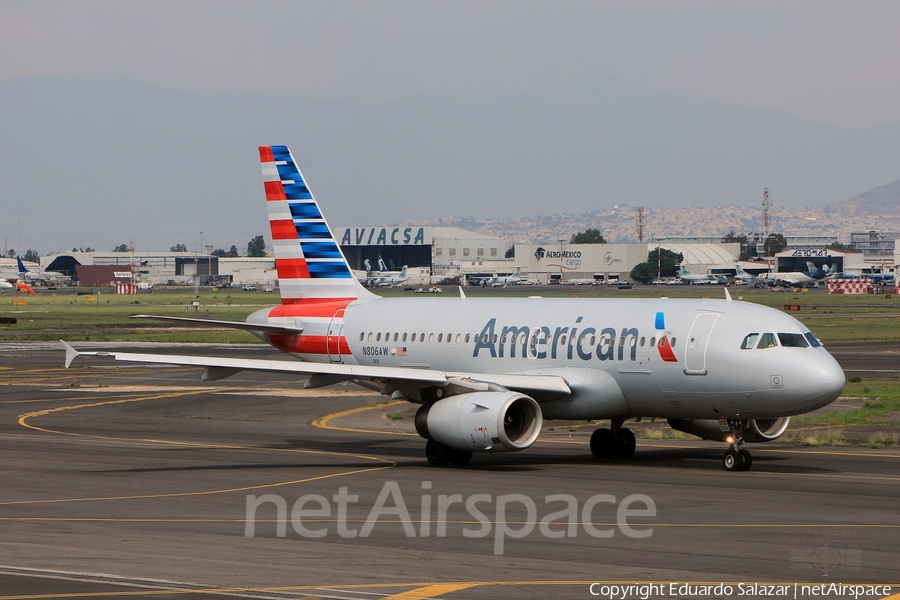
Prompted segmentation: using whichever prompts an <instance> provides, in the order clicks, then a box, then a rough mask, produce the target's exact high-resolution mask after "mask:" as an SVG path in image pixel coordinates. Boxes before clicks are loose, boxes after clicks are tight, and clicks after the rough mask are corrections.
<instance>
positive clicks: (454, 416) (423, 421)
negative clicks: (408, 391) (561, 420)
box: [416, 392, 543, 452]
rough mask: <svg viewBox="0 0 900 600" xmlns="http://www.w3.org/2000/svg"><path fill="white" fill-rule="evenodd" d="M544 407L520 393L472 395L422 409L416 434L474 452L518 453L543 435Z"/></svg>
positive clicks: (428, 405) (456, 397)
mask: <svg viewBox="0 0 900 600" xmlns="http://www.w3.org/2000/svg"><path fill="white" fill-rule="evenodd" d="M542 423H543V416H542V415H541V407H540V406H539V405H538V403H537V402H535V400H534V399H533V398H529V397H528V396H525V395H524V394H519V393H517V392H472V393H469V394H459V395H456V396H451V397H449V398H444V399H443V400H438V401H437V402H434V403H432V404H427V405H425V406H422V408H420V409H419V411H418V412H417V413H416V431H417V432H418V433H419V435H421V436H422V437H423V438H425V439H429V440H434V441H436V442H440V443H441V444H444V445H446V446H450V447H451V448H456V449H459V450H471V451H474V452H488V451H489V452H516V451H518V450H524V449H526V448H528V447H529V446H531V445H532V444H534V442H535V441H536V440H537V438H538V436H539V435H540V433H541V424H542Z"/></svg>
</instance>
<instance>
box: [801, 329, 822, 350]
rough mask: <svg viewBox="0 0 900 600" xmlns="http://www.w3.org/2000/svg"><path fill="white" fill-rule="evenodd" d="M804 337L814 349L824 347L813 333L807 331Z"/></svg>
mask: <svg viewBox="0 0 900 600" xmlns="http://www.w3.org/2000/svg"><path fill="white" fill-rule="evenodd" d="M803 337H805V338H806V341H807V342H809V345H810V346H812V347H813V348H818V347H819V346H821V345H822V342H820V341H819V340H817V339H816V336H814V335H813V334H812V332H811V331H807V332H806V333H804V334H803Z"/></svg>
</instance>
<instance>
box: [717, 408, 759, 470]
mask: <svg viewBox="0 0 900 600" xmlns="http://www.w3.org/2000/svg"><path fill="white" fill-rule="evenodd" d="M744 423H745V422H744V421H735V420H732V419H729V420H728V428H729V429H730V430H731V433H730V434H729V436H728V440H727V441H728V450H727V451H726V452H725V455H724V456H723V457H722V466H723V467H725V470H726V471H749V470H750V466H751V465H752V464H753V456H752V455H751V454H750V451H749V450H746V449H744V448H741V446H743V445H744V436H743V431H744Z"/></svg>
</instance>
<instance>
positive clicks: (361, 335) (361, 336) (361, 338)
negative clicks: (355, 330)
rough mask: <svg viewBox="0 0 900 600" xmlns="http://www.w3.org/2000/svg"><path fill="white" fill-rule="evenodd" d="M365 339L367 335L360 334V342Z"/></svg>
mask: <svg viewBox="0 0 900 600" xmlns="http://www.w3.org/2000/svg"><path fill="white" fill-rule="evenodd" d="M365 337H366V334H365V333H364V332H360V334H359V341H363V338H365Z"/></svg>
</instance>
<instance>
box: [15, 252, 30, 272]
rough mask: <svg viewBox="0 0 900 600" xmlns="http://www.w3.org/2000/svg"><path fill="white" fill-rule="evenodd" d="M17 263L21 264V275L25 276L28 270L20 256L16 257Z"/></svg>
mask: <svg viewBox="0 0 900 600" xmlns="http://www.w3.org/2000/svg"><path fill="white" fill-rule="evenodd" d="M16 262H17V263H18V264H19V275H24V274H25V273H27V272H28V269H26V268H25V263H23V262H22V259H21V258H19V257H18V256H17V257H16Z"/></svg>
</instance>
